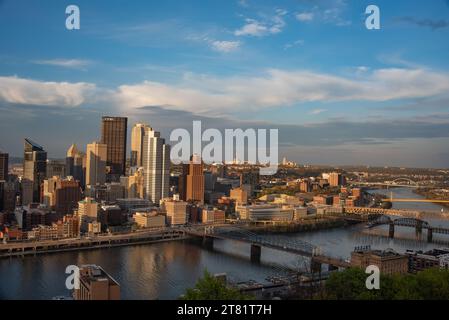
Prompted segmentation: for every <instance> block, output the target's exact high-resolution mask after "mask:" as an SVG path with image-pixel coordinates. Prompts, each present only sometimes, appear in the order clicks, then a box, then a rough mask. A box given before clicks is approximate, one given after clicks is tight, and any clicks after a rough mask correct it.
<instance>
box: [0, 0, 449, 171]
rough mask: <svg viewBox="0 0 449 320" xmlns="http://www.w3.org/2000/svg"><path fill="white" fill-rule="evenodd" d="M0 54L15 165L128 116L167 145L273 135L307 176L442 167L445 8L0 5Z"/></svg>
mask: <svg viewBox="0 0 449 320" xmlns="http://www.w3.org/2000/svg"><path fill="white" fill-rule="evenodd" d="M70 4H76V5H78V6H79V8H80V11H81V29H80V30H72V31H69V30H67V29H66V28H65V18H66V15H65V8H66V6H68V5H70ZM369 4H375V5H377V6H378V7H379V8H380V13H381V29H380V30H367V29H366V28H365V18H366V15H365V8H366V7H367V6H368V5H369ZM0 39H1V46H0V112H1V114H2V116H1V117H0V135H1V136H0V149H2V150H5V151H8V152H10V153H11V154H12V155H21V153H22V141H21V139H22V138H23V137H25V136H30V138H33V139H34V140H36V141H38V142H39V143H40V144H42V145H44V146H45V147H46V149H47V150H48V152H49V153H50V155H52V156H54V157H60V156H63V155H64V153H65V151H66V149H67V148H68V146H69V145H70V144H71V143H72V142H77V143H78V144H79V145H80V146H83V145H85V144H86V143H88V142H90V141H92V140H95V139H98V135H99V122H100V116H101V115H103V114H112V115H114V114H119V115H127V116H129V117H130V123H131V124H132V123H133V122H134V121H147V122H149V123H150V124H151V125H152V126H153V127H155V128H156V129H158V130H161V131H162V132H163V133H165V134H166V135H168V134H169V132H170V130H171V129H173V128H176V127H186V128H190V127H191V120H192V119H202V120H203V122H204V123H205V124H206V125H207V126H212V124H213V125H215V126H217V127H220V128H221V127H231V128H232V127H257V126H266V127H278V128H279V130H280V138H281V141H280V142H281V144H282V145H283V148H282V149H281V157H282V156H283V155H286V156H288V158H289V159H292V160H295V161H298V162H301V163H321V164H370V165H398V166H401V165H403V166H436V167H449V151H448V149H449V148H448V146H449V70H448V69H449V63H448V61H449V60H448V58H449V54H448V53H449V1H447V0H432V1H419V0H408V1H407V0H397V1H379V0H375V1H362V0H353V1H350V0H347V1H345V0H334V1H331V0H315V1H312V0H296V1H252V0H245V1H243V0H240V1H239V0H235V1H163V2H162V1H98V0H97V1H50V0H48V1H39V2H36V1H22V0H14V1H12V0H3V1H0ZM148 106H150V107H152V108H143V109H142V107H148ZM181 114H182V115H183V116H182V117H181V116H179V115H181ZM189 121H190V122H189ZM80 125H82V126H83V130H82V132H80V130H79V128H80ZM363 128H369V130H363ZM55 133H57V134H55ZM373 150H375V152H374V151H373Z"/></svg>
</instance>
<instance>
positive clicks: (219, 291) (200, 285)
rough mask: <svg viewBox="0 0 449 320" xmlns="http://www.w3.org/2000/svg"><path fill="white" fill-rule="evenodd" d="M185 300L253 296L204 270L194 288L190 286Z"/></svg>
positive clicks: (236, 298)
mask: <svg viewBox="0 0 449 320" xmlns="http://www.w3.org/2000/svg"><path fill="white" fill-rule="evenodd" d="M181 299H183V300H248V299H251V296H248V295H245V294H242V293H240V291H239V290H238V289H234V288H229V287H227V286H226V283H225V282H224V281H222V280H220V279H217V278H216V277H214V276H212V275H211V274H210V273H209V272H208V271H207V270H204V276H203V277H202V278H200V279H199V280H198V281H197V283H196V285H195V287H194V288H189V289H187V290H186V293H185V294H184V296H183V297H182V298H181Z"/></svg>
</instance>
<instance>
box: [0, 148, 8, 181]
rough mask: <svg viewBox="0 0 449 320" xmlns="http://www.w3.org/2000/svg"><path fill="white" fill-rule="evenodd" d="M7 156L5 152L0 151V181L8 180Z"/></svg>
mask: <svg viewBox="0 0 449 320" xmlns="http://www.w3.org/2000/svg"><path fill="white" fill-rule="evenodd" d="M8 157H9V155H8V154H7V153H3V152H1V151H0V181H3V180H4V181H6V180H8Z"/></svg>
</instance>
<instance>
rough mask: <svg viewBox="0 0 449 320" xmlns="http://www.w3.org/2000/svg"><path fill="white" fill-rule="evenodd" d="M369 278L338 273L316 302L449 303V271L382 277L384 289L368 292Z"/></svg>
mask: <svg viewBox="0 0 449 320" xmlns="http://www.w3.org/2000/svg"><path fill="white" fill-rule="evenodd" d="M367 277H368V274H366V273H365V272H364V270H362V269H358V268H349V269H346V270H345V271H341V272H334V273H332V274H331V275H330V277H329V279H328V280H327V281H326V283H325V286H324V290H322V291H321V292H320V293H319V294H318V295H317V296H316V297H315V298H316V299H332V300H446V299H449V271H448V270H442V269H438V268H432V269H427V270H424V271H421V272H418V273H417V274H398V275H391V276H387V275H381V276H380V289H379V290H376V289H373V290H368V289H367V288H366V285H365V281H366V279H367Z"/></svg>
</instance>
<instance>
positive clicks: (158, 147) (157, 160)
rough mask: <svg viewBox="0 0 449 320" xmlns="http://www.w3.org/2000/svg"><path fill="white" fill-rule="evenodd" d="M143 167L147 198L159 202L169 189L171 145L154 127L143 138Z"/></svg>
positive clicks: (155, 202)
mask: <svg viewBox="0 0 449 320" xmlns="http://www.w3.org/2000/svg"><path fill="white" fill-rule="evenodd" d="M143 168H144V188H145V198H146V199H148V200H150V201H152V202H153V203H154V204H159V201H160V200H161V199H162V198H165V197H167V196H168V191H169V179H170V146H169V145H167V144H165V140H164V139H163V138H161V137H160V133H159V132H157V131H153V130H152V129H150V130H148V131H147V133H146V134H145V136H144V139H143Z"/></svg>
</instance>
